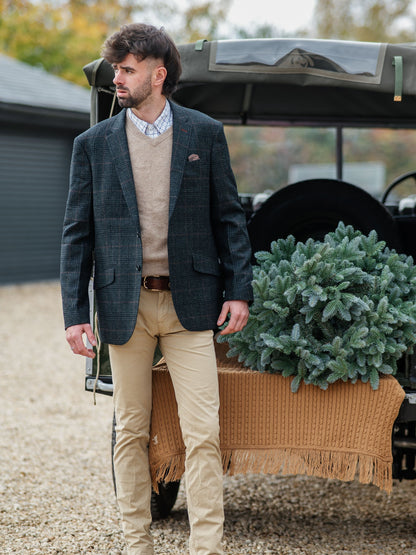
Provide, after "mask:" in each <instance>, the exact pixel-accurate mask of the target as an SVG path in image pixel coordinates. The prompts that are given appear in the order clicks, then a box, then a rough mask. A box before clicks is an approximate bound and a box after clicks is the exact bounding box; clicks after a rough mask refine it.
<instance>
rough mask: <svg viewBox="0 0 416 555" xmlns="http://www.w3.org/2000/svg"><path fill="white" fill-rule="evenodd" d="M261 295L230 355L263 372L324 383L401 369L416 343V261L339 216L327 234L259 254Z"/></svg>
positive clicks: (375, 378) (374, 377)
mask: <svg viewBox="0 0 416 555" xmlns="http://www.w3.org/2000/svg"><path fill="white" fill-rule="evenodd" d="M256 259H257V262H258V265H256V266H254V268H253V272H254V280H253V288H254V302H253V304H252V306H251V307H250V317H249V320H248V323H247V326H246V327H245V328H244V329H243V330H242V331H241V332H238V333H236V334H233V335H231V336H227V337H225V336H224V337H220V339H219V341H220V342H224V341H228V343H229V346H230V351H229V352H228V356H230V357H232V356H238V360H239V361H240V362H242V363H243V364H244V365H245V366H247V367H250V368H251V369H253V370H259V371H260V372H272V373H275V372H277V373H281V374H282V375H283V376H286V377H288V376H293V380H292V383H291V388H292V391H294V392H295V391H297V389H298V388H299V385H300V383H301V381H302V380H303V381H304V382H305V383H306V384H313V385H317V386H319V387H321V388H322V389H326V388H327V387H328V384H330V383H334V382H336V381H337V380H343V381H347V380H351V381H352V382H356V381H357V380H358V379H359V380H361V381H363V382H367V381H370V383H371V386H372V388H373V389H377V388H378V385H379V376H380V374H393V375H394V374H395V373H396V371H397V361H398V359H399V358H400V357H401V356H402V355H403V353H405V352H406V351H407V350H408V349H410V348H411V346H412V345H414V344H415V343H416V267H415V266H414V264H413V259H412V258H411V257H408V256H406V255H403V254H398V253H396V252H395V251H394V250H391V249H389V248H387V247H386V245H385V242H383V241H378V238H377V234H376V232H375V231H372V232H370V234H369V235H368V236H365V235H363V234H362V233H361V232H360V231H357V230H355V229H354V228H353V227H352V226H345V225H344V224H343V223H342V222H340V224H339V225H338V227H337V229H336V230H335V231H334V232H331V233H328V234H327V235H326V236H325V238H324V240H323V241H316V240H313V239H309V240H307V241H306V242H305V243H302V242H296V241H295V239H294V237H293V236H289V237H288V238H287V239H279V240H277V241H275V242H273V243H272V245H271V251H270V252H263V251H261V252H258V253H256Z"/></svg>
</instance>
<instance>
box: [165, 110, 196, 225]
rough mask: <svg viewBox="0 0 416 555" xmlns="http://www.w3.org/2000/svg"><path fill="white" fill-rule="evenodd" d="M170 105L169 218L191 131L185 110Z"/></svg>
mask: <svg viewBox="0 0 416 555" xmlns="http://www.w3.org/2000/svg"><path fill="white" fill-rule="evenodd" d="M170 106H171V108H172V113H173V141H172V162H171V168H170V201H169V218H170V217H171V216H172V214H173V210H174V209H175V205H176V201H177V199H178V196H179V191H180V188H181V183H182V177H183V171H184V168H185V163H186V160H187V154H188V152H189V143H190V140H191V131H192V126H191V123H190V121H189V118H188V115H187V114H186V113H185V111H184V110H183V109H182V108H181V107H180V106H177V105H176V104H173V103H172V102H170Z"/></svg>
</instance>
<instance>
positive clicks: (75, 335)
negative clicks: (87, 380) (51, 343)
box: [66, 324, 97, 358]
mask: <svg viewBox="0 0 416 555" xmlns="http://www.w3.org/2000/svg"><path fill="white" fill-rule="evenodd" d="M84 333H85V334H86V336H87V337H88V341H89V342H90V343H91V345H96V344H97V340H96V339H95V335H94V333H93V331H92V328H91V326H90V324H78V325H76V326H70V327H69V328H67V329H66V340H67V341H68V343H69V346H70V347H71V349H72V352H73V353H74V355H83V356H84V357H88V358H94V357H95V353H94V351H93V350H92V349H87V347H86V346H85V344H84V341H83V338H82V336H83V334H84Z"/></svg>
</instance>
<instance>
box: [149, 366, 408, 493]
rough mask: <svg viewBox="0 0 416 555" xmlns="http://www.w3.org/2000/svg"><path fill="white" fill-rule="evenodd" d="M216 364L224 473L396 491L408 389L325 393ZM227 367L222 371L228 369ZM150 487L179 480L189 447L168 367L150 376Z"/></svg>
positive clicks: (343, 388)
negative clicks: (395, 441) (394, 437)
mask: <svg viewBox="0 0 416 555" xmlns="http://www.w3.org/2000/svg"><path fill="white" fill-rule="evenodd" d="M218 362H219V385H220V401H221V408H220V426H221V432H220V440H221V452H222V461H223V468H224V473H226V472H228V474H230V475H233V474H238V473H249V472H250V473H268V474H279V473H280V474H307V475H313V476H320V477H325V478H337V479H339V480H346V481H350V480H353V479H354V478H358V480H359V481H360V482H362V483H373V484H375V485H376V486H378V487H379V488H381V489H383V490H385V491H387V492H390V491H391V488H392V452H391V434H392V427H393V423H394V420H395V418H396V417H397V414H398V411H399V408H400V405H401V403H402V401H403V399H404V391H403V389H402V388H401V386H400V384H399V383H398V382H397V380H396V379H395V378H393V377H391V376H386V377H383V378H382V379H380V387H379V389H378V390H377V391H373V390H372V388H371V386H370V384H363V383H362V382H357V383H356V384H351V383H344V382H340V383H335V384H333V385H330V386H329V388H328V389H327V390H326V391H324V390H322V389H320V388H318V387H316V386H306V385H305V384H302V385H301V386H300V388H299V390H298V392H297V393H292V392H291V389H290V382H291V379H290V378H283V377H282V376H281V375H277V374H262V373H259V372H255V371H250V370H247V369H244V370H243V369H242V368H241V366H238V365H237V366H236V367H235V368H233V367H228V368H227V366H229V363H228V364H225V365H224V364H223V363H222V361H221V360H219V361H218ZM224 366H225V367H224ZM149 457H150V466H151V472H152V479H153V484H154V486H155V487H157V486H156V484H157V482H160V481H163V480H164V481H172V480H178V479H180V478H181V476H182V474H183V472H184V466H185V465H184V462H185V447H184V444H183V441H182V435H181V431H180V427H179V421H178V416H177V405H176V400H175V395H174V392H173V386H172V382H171V380H170V376H169V372H168V371H167V368H166V366H163V365H162V366H160V367H158V368H155V369H154V371H153V412H152V428H151V436H150V446H149Z"/></svg>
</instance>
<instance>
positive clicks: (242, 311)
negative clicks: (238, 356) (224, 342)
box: [217, 301, 249, 335]
mask: <svg viewBox="0 0 416 555" xmlns="http://www.w3.org/2000/svg"><path fill="white" fill-rule="evenodd" d="M228 314H230V321H229V322H228V325H227V327H226V328H224V329H223V330H222V331H221V332H220V335H227V334H229V333H235V332H236V331H241V330H242V329H243V328H244V326H245V325H246V324H247V320H248V316H249V311H248V302H247V301H225V303H224V304H223V305H222V310H221V314H220V315H219V317H218V321H217V325H218V326H222V324H223V323H224V322H225V320H226V318H227V316H228Z"/></svg>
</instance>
